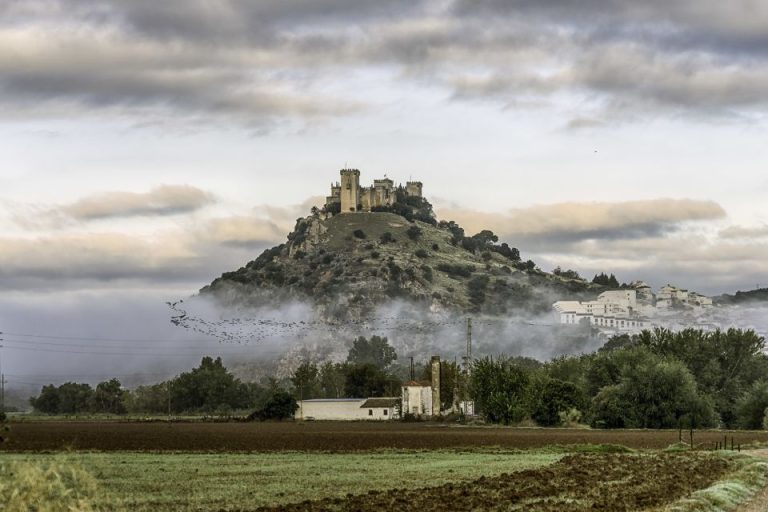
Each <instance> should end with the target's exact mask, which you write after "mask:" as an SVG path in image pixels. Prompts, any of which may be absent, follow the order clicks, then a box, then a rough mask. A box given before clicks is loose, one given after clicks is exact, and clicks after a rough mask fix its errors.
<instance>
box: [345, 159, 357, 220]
mask: <svg viewBox="0 0 768 512" xmlns="http://www.w3.org/2000/svg"><path fill="white" fill-rule="evenodd" d="M359 205H360V171H358V170H357V169H342V170H341V211H342V212H343V213H347V212H356V211H357V210H358V206H359Z"/></svg>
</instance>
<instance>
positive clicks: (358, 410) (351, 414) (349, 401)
mask: <svg viewBox="0 0 768 512" xmlns="http://www.w3.org/2000/svg"><path fill="white" fill-rule="evenodd" d="M298 404H299V408H298V409H297V410H296V413H295V414H294V418H296V419H297V420H391V419H396V418H399V417H400V399H399V398H396V397H386V398H317V399H313V400H301V401H299V402H298Z"/></svg>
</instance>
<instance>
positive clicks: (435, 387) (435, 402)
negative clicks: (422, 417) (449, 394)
mask: <svg viewBox="0 0 768 512" xmlns="http://www.w3.org/2000/svg"><path fill="white" fill-rule="evenodd" d="M430 364H431V365H432V416H440V356H432V360H431V361H430Z"/></svg>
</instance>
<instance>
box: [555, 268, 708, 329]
mask: <svg viewBox="0 0 768 512" xmlns="http://www.w3.org/2000/svg"><path fill="white" fill-rule="evenodd" d="M631 286H632V287H631V288H626V289H621V290H610V291H607V292H603V293H601V294H600V295H599V296H598V297H597V299H596V300H592V301H558V302H555V303H554V304H553V305H552V309H553V310H554V313H555V318H556V321H557V322H558V323H561V324H576V325H579V324H588V325H591V326H593V327H595V328H597V329H599V330H600V331H602V332H603V333H608V334H610V333H630V334H633V333H638V332H640V331H642V330H644V329H652V328H653V327H667V328H671V329H673V330H674V329H677V328H680V327H679V326H680V325H684V326H692V325H695V324H697V323H701V322H702V320H700V319H693V318H689V317H690V315H688V314H687V313H686V314H684V311H683V310H688V311H692V312H693V313H694V314H697V313H696V312H703V311H704V310H706V309H708V308H711V307H712V299H711V298H709V297H705V296H704V295H701V294H699V293H696V292H689V291H688V290H684V289H681V288H677V287H675V286H672V285H669V284H668V285H666V286H663V287H662V288H661V289H660V290H659V292H658V293H657V294H655V295H654V294H653V292H652V291H651V287H650V286H648V285H647V284H645V283H644V282H642V281H637V282H634V283H632V285H631ZM704 322H705V323H706V320H704Z"/></svg>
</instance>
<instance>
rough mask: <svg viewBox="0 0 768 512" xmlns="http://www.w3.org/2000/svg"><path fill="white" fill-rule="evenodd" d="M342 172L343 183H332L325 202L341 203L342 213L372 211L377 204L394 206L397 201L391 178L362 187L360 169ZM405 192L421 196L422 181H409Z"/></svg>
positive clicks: (343, 170)
mask: <svg viewBox="0 0 768 512" xmlns="http://www.w3.org/2000/svg"><path fill="white" fill-rule="evenodd" d="M340 174H341V183H336V185H331V195H329V196H326V198H325V204H326V205H331V204H334V203H341V213H351V212H357V211H360V210H362V211H364V212H370V211H371V209H372V208H374V207H376V206H392V205H393V204H394V203H395V198H396V194H395V186H394V185H395V184H394V182H393V181H392V180H390V179H389V178H384V179H379V180H373V185H372V186H370V187H361V186H360V171H358V170H357V169H342V170H341V172H340ZM405 193H406V194H407V195H409V196H416V197H421V193H422V185H421V182H420V181H409V182H408V183H407V184H406V187H405Z"/></svg>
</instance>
